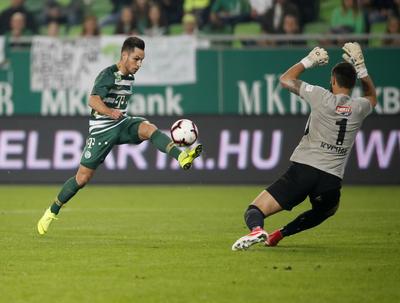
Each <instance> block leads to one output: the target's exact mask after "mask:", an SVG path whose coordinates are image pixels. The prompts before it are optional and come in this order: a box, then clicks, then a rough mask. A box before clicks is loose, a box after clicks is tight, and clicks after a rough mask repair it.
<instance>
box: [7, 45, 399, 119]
mask: <svg viewBox="0 0 400 303" xmlns="http://www.w3.org/2000/svg"><path fill="white" fill-rule="evenodd" d="M306 53H307V51H306V50H300V49H290V50H289V49H288V50H201V51H198V52H197V83H195V84H192V85H177V86H162V87H160V86H156V87H137V88H136V94H135V95H134V97H133V98H132V100H131V107H130V113H131V114H134V115H146V116H148V115H188V114H240V115H254V114H255V115H258V114H268V115H299V114H300V115H306V114H308V111H309V109H308V107H307V105H306V104H305V103H304V102H302V101H301V100H299V99H298V98H297V97H296V96H294V95H289V93H288V92H286V91H282V90H281V89H280V86H279V83H278V79H279V76H280V74H281V73H282V72H284V71H285V70H286V69H287V68H288V67H290V66H291V65H292V64H294V63H295V62H297V61H299V60H300V59H301V58H302V57H304V56H305V55H306ZM329 54H330V58H331V60H330V64H329V65H328V66H326V67H321V68H315V69H313V70H310V71H306V72H305V74H304V77H302V79H303V80H305V81H308V82H310V83H313V84H317V85H321V86H324V87H328V86H329V72H330V69H331V68H332V66H333V65H334V63H335V62H338V61H339V60H340V58H341V52H340V50H339V49H332V50H329ZM8 55H9V58H8V59H9V64H8V65H5V66H3V67H2V68H1V69H0V115H2V116H13V115H43V116H77V115H78V116H79V115H87V113H88V111H89V110H88V107H87V106H86V103H87V95H88V93H87V92H82V91H74V90H67V91H45V92H42V93H37V92H32V91H31V90H30V79H29V77H30V53H29V51H13V52H10V53H9V54H8ZM365 57H366V61H367V66H368V70H369V73H370V74H371V75H372V77H373V79H374V81H375V84H376V86H377V91H378V96H379V106H378V107H377V109H376V112H377V113H378V114H399V113H400V78H399V77H398V73H397V72H398V68H399V67H400V49H399V48H394V49H369V50H366V51H365ZM137 77H140V72H139V73H138V74H137ZM353 93H354V94H359V93H360V89H359V88H356V89H355V90H354V92H353Z"/></svg>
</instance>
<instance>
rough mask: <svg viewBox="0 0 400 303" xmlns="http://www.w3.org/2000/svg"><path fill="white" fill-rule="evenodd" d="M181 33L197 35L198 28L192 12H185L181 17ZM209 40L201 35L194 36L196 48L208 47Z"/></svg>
mask: <svg viewBox="0 0 400 303" xmlns="http://www.w3.org/2000/svg"><path fill="white" fill-rule="evenodd" d="M182 27H183V35H188V36H197V34H198V33H199V29H198V26H197V20H196V17H195V16H194V15H193V14H185V15H184V16H183V18H182ZM210 44H211V43H210V41H209V40H207V39H204V38H201V37H197V38H196V48H203V49H205V48H209V47H210Z"/></svg>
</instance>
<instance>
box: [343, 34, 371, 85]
mask: <svg viewBox="0 0 400 303" xmlns="http://www.w3.org/2000/svg"><path fill="white" fill-rule="evenodd" d="M342 49H343V51H344V54H343V55H342V57H343V59H344V60H346V61H347V62H348V63H350V64H352V65H353V66H354V68H355V69H356V72H357V77H358V78H364V77H366V76H368V71H367V67H366V66H365V60H364V55H363V53H362V50H361V46H360V44H358V43H357V42H347V43H345V45H343V47H342Z"/></svg>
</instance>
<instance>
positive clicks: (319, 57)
mask: <svg viewBox="0 0 400 303" xmlns="http://www.w3.org/2000/svg"><path fill="white" fill-rule="evenodd" d="M300 62H301V64H303V66H304V68H311V67H314V66H322V65H325V64H328V62H329V55H328V52H327V51H326V50H325V49H323V48H322V47H319V46H317V47H314V49H313V50H312V51H311V52H310V53H309V54H308V55H307V57H304V58H303V59H302V60H301V61H300Z"/></svg>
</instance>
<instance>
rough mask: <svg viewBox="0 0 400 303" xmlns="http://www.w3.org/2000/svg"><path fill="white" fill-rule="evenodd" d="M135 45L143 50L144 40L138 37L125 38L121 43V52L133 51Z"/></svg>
mask: <svg viewBox="0 0 400 303" xmlns="http://www.w3.org/2000/svg"><path fill="white" fill-rule="evenodd" d="M135 47H137V48H139V49H141V50H144V41H143V40H142V39H140V38H138V37H129V38H126V39H125V41H124V44H122V48H121V53H122V52H124V51H126V52H128V53H130V52H133V50H134V49H135Z"/></svg>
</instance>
